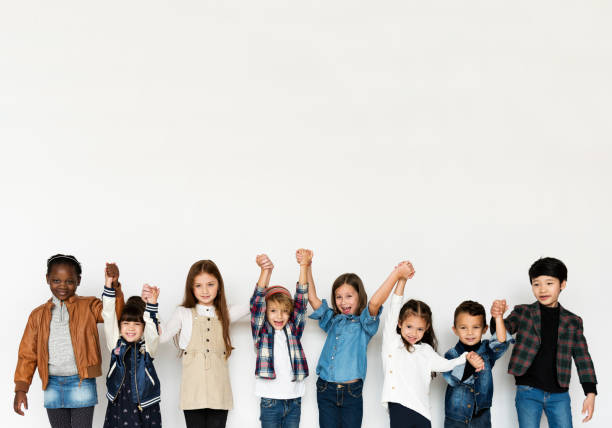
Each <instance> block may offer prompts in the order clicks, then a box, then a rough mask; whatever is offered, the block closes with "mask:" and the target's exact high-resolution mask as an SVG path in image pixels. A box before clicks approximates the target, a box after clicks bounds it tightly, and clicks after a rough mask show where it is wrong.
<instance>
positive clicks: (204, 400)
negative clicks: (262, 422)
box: [160, 260, 249, 428]
mask: <svg viewBox="0 0 612 428" xmlns="http://www.w3.org/2000/svg"><path fill="white" fill-rule="evenodd" d="M248 313H249V306H248V305H242V306H231V307H229V308H228V305H227V303H226V300H225V289H224V286H223V278H222V277H221V272H220V271H219V268H218V267H217V265H216V264H215V263H214V262H213V261H212V260H200V261H197V262H195V263H194V264H193V265H192V266H191V268H190V269H189V273H188V274H187V281H186V283H185V296H184V299H183V303H182V304H181V306H179V307H178V308H176V310H175V311H174V313H173V314H172V317H171V318H170V320H169V321H168V323H167V324H165V325H163V326H162V332H161V335H160V341H161V342H167V341H169V340H170V339H172V338H175V340H176V339H177V338H178V340H177V342H178V343H177V344H178V347H179V348H180V350H181V357H182V362H183V373H182V379H181V402H180V403H181V409H182V410H183V413H184V414H185V422H186V425H187V428H191V427H225V425H226V422H227V413H228V411H229V410H231V409H232V407H233V398H232V388H231V384H230V378H229V371H228V364H227V359H228V358H229V356H230V354H231V352H232V349H233V348H232V343H231V340H230V334H229V325H230V323H231V322H234V321H236V320H238V319H239V318H241V317H243V316H246V315H247V314H248Z"/></svg>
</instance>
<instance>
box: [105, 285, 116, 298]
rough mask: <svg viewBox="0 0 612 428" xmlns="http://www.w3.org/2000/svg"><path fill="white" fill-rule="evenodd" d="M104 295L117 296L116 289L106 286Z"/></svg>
mask: <svg viewBox="0 0 612 428" xmlns="http://www.w3.org/2000/svg"><path fill="white" fill-rule="evenodd" d="M102 296H106V297H115V289H114V288H108V287H104V291H103V292H102Z"/></svg>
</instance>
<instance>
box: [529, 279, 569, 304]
mask: <svg viewBox="0 0 612 428" xmlns="http://www.w3.org/2000/svg"><path fill="white" fill-rule="evenodd" d="M565 285H566V282H565V281H563V282H561V281H559V279H558V278H555V277H554V276H547V275H540V276H538V277H537V278H533V279H532V280H531V291H533V295H534V296H535V298H536V299H538V302H540V303H541V304H542V305H544V306H547V307H549V308H556V307H557V306H558V305H559V294H561V290H563V289H564V288H565Z"/></svg>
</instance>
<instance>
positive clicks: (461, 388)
mask: <svg viewBox="0 0 612 428" xmlns="http://www.w3.org/2000/svg"><path fill="white" fill-rule="evenodd" d="M510 341H511V340H506V341H505V342H504V343H500V342H499V341H497V340H496V339H494V340H490V341H489V340H486V339H485V340H483V341H482V342H481V344H480V347H479V348H478V350H477V351H476V353H477V354H478V355H480V356H481V357H482V359H483V360H484V363H485V368H484V370H481V371H480V372H477V373H474V374H473V375H472V376H470V377H469V378H467V379H465V380H464V381H463V382H461V378H462V377H463V371H464V369H465V365H460V366H457V367H455V368H454V369H453V370H452V371H450V372H446V373H443V374H442V376H443V377H444V380H446V382H447V383H448V386H447V387H446V396H445V399H444V407H445V410H446V416H447V417H448V418H450V419H453V420H456V421H460V422H465V423H468V422H469V421H470V420H471V419H472V416H473V415H474V414H476V413H478V412H479V411H480V410H483V409H488V408H489V407H491V403H492V401H493V376H492V373H491V369H492V368H493V366H494V365H495V361H497V360H498V359H499V358H500V357H501V356H502V355H504V352H506V350H507V349H508V346H509V344H510ZM464 352H465V349H464V347H463V344H462V343H461V342H457V344H456V345H455V347H454V348H451V349H449V350H448V351H447V352H446V354H444V357H445V358H447V359H449V360H450V359H453V358H457V357H458V356H459V355H461V354H463V353H464Z"/></svg>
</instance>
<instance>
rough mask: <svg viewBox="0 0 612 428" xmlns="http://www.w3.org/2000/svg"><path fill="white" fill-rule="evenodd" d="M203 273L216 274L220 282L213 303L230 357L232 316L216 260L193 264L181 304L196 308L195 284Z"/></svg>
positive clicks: (226, 351) (227, 356)
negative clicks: (230, 315) (196, 278)
mask: <svg viewBox="0 0 612 428" xmlns="http://www.w3.org/2000/svg"><path fill="white" fill-rule="evenodd" d="M201 273H207V274H209V275H212V276H214V277H215V278H216V279H217V282H218V283H219V288H218V289H217V296H216V297H215V300H213V304H214V305H215V313H216V314H217V318H219V321H220V322H221V326H222V327H223V341H224V342H225V359H228V358H229V356H230V354H231V353H232V349H234V348H233V347H232V341H231V339H230V334H229V325H230V317H229V310H228V309H227V301H226V300H225V288H224V287H223V277H222V276H221V272H220V271H219V268H218V267H217V265H216V264H215V262H213V261H212V260H200V261H197V262H195V263H194V264H193V265H191V268H189V273H188V274H187V280H186V281H185V297H184V298H183V303H182V304H181V305H182V306H184V307H186V308H195V306H196V304H197V303H198V300H197V299H196V297H195V295H194V294H193V284H194V283H195V277H196V276H198V275H199V274H201Z"/></svg>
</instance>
